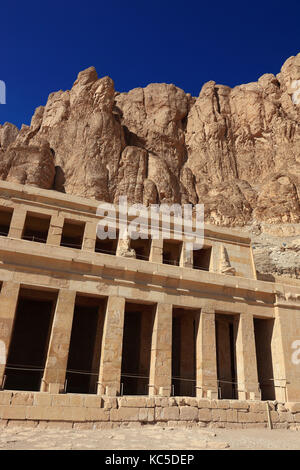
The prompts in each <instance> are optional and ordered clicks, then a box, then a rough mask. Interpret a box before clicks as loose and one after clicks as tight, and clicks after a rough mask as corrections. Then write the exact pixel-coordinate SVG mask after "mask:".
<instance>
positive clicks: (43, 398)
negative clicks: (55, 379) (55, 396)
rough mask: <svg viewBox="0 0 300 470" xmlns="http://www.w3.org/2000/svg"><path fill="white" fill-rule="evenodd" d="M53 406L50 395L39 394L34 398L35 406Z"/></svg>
mask: <svg viewBox="0 0 300 470" xmlns="http://www.w3.org/2000/svg"><path fill="white" fill-rule="evenodd" d="M51 404H52V395H50V393H46V392H45V393H44V392H37V393H35V394H34V397H33V405H34V406H51Z"/></svg>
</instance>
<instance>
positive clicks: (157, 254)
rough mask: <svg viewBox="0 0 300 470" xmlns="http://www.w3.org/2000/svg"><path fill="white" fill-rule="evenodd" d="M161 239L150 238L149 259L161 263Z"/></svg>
mask: <svg viewBox="0 0 300 470" xmlns="http://www.w3.org/2000/svg"><path fill="white" fill-rule="evenodd" d="M163 243H164V241H163V239H162V238H160V239H159V240H155V239H154V238H153V239H152V243H151V250H150V256H149V261H151V262H152V263H159V264H162V262H163Z"/></svg>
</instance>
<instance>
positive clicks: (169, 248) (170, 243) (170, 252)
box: [163, 240, 182, 266]
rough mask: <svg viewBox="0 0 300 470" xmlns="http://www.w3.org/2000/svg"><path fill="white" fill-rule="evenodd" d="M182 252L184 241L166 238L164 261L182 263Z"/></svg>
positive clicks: (175, 263) (165, 262)
mask: <svg viewBox="0 0 300 470" xmlns="http://www.w3.org/2000/svg"><path fill="white" fill-rule="evenodd" d="M181 252H182V242H180V241H178V240H164V242H163V263H164V264H173V265H174V266H179V265H180V258H181Z"/></svg>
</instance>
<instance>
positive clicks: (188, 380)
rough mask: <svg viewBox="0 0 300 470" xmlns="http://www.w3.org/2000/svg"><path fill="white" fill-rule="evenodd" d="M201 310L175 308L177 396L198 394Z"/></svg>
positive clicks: (174, 387) (174, 373) (174, 348)
mask: <svg viewBox="0 0 300 470" xmlns="http://www.w3.org/2000/svg"><path fill="white" fill-rule="evenodd" d="M198 318H199V312H198V311H197V310H189V309H181V308H173V320H172V389H173V394H174V395H175V396H189V397H195V396H196V335H197V327H198Z"/></svg>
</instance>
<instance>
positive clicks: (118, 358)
mask: <svg viewBox="0 0 300 470" xmlns="http://www.w3.org/2000/svg"><path fill="white" fill-rule="evenodd" d="M18 295H19V284H16V283H13V282H10V281H6V282H3V286H2V290H1V296H0V297H1V299H0V302H1V303H0V305H1V308H0V343H1V344H2V346H3V347H4V349H5V351H8V349H9V343H10V338H11V334H12V328H13V322H14V317H15V312H16V307H17V301H18ZM75 300H76V292H75V291H71V290H67V289H61V290H60V291H59V294H58V299H57V304H56V309H55V314H54V320H53V325H52V332H51V336H50V341H49V347H48V354H47V359H46V365H45V370H44V375H43V379H42V386H41V390H42V391H50V392H53V393H59V392H62V391H63V390H64V384H65V378H66V369H67V362H68V355H69V346H70V339H71V331H72V322H73V315H74V309H75ZM172 311H173V308H172V305H171V304H166V303H158V304H157V307H156V312H155V318H154V326H153V333H152V344H151V361H150V374H149V394H150V395H161V396H170V395H171V390H172ZM124 312H125V298H124V297H119V296H110V297H109V298H108V301H107V309H106V315H105V320H104V328H103V339H102V345H101V360H100V370H99V379H98V387H97V393H98V394H108V395H110V396H115V395H118V394H119V393H120V381H121V364H122V342H123V328H124ZM255 357H256V351H255V337H254V327H253V317H252V315H251V314H248V313H246V314H241V315H240V318H239V325H238V331H237V337H236V359H237V375H238V390H239V395H238V398H239V399H259V398H260V395H259V388H258V378H257V365H256V360H255ZM216 358H217V350H216V333H215V312H214V310H212V309H208V308H204V309H202V310H201V314H199V317H198V328H197V337H196V389H197V396H198V397H200V398H201V397H207V398H217V396H218V378H217V360H216ZM5 362H6V361H4V360H3V358H2V363H1V364H0V383H2V379H3V374H4V371H5Z"/></svg>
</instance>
